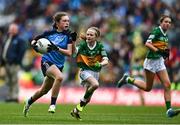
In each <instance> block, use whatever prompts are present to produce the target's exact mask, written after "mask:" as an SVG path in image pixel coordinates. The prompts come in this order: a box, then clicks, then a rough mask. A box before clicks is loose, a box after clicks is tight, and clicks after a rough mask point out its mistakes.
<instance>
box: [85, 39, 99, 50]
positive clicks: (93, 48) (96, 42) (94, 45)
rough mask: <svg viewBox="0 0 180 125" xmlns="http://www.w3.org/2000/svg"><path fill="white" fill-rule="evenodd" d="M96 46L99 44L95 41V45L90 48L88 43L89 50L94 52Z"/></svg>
mask: <svg viewBox="0 0 180 125" xmlns="http://www.w3.org/2000/svg"><path fill="white" fill-rule="evenodd" d="M96 44H97V42H96V41H95V44H94V46H93V47H90V46H89V44H88V43H87V46H88V48H89V49H90V50H93V49H94V48H95V47H96Z"/></svg>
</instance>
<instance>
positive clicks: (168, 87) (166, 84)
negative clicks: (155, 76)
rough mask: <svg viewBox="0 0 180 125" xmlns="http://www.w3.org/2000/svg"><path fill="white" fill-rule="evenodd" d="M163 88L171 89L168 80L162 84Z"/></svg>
mask: <svg viewBox="0 0 180 125" xmlns="http://www.w3.org/2000/svg"><path fill="white" fill-rule="evenodd" d="M164 88H165V90H170V89H171V84H170V82H167V83H165V84H164Z"/></svg>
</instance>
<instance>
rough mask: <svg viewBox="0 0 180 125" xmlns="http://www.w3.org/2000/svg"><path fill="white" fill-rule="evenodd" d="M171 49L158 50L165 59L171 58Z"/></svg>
mask: <svg viewBox="0 0 180 125" xmlns="http://www.w3.org/2000/svg"><path fill="white" fill-rule="evenodd" d="M169 51H170V50H169V49H165V50H158V51H157V53H158V54H159V55H161V56H162V57H163V58H164V59H167V58H169Z"/></svg>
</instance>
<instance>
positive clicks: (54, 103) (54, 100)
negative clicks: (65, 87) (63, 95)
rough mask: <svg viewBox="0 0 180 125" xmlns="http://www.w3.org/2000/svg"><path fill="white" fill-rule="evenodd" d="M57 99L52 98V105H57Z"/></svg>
mask: <svg viewBox="0 0 180 125" xmlns="http://www.w3.org/2000/svg"><path fill="white" fill-rule="evenodd" d="M56 100H57V97H51V105H56Z"/></svg>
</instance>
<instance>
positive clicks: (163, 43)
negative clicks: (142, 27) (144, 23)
mask: <svg viewBox="0 0 180 125" xmlns="http://www.w3.org/2000/svg"><path fill="white" fill-rule="evenodd" d="M146 42H151V43H152V44H153V46H154V47H156V48H158V49H161V50H165V49H167V48H168V37H167V34H165V33H164V31H163V29H162V28H161V27H160V26H159V27H155V28H154V29H153V30H152V32H151V33H150V35H149V37H148V39H147V41H146ZM146 57H147V58H148V59H158V58H160V57H161V55H159V54H158V53H157V52H154V51H152V50H150V49H149V51H148V53H147V56H146Z"/></svg>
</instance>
